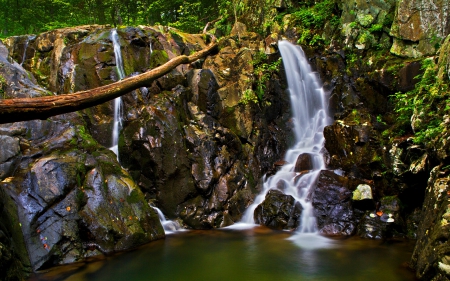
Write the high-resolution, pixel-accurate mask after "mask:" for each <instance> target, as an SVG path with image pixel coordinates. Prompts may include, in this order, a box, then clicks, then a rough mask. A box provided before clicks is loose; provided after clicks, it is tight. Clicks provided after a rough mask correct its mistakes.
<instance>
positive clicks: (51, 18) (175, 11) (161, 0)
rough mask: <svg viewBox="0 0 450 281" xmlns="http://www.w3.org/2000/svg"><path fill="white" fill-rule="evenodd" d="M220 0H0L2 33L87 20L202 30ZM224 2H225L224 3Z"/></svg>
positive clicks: (30, 31)
mask: <svg viewBox="0 0 450 281" xmlns="http://www.w3.org/2000/svg"><path fill="white" fill-rule="evenodd" d="M218 2H223V3H227V2H226V1H220V0H187V1H186V0H185V1H183V0H172V1H167V0H33V1H29V0H0V7H1V9H0V36H1V37H8V36H12V35H19V34H33V33H34V34H35V33H40V32H44V31H48V30H51V29H55V28H60V27H68V26H76V25H85V24H111V25H115V26H117V25H139V24H143V25H158V24H161V25H170V26H173V27H177V28H179V29H181V30H184V31H187V32H192V33H196V32H200V31H201V30H202V29H203V27H204V26H205V25H206V23H208V22H210V21H212V20H214V19H216V18H218V17H219V12H220V9H218V6H220V5H219V3H218ZM223 3H222V4H221V5H222V6H223Z"/></svg>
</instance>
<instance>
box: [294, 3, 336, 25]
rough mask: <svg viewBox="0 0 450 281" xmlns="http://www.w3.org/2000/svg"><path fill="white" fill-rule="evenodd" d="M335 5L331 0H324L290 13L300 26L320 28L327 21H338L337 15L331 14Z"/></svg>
mask: <svg viewBox="0 0 450 281" xmlns="http://www.w3.org/2000/svg"><path fill="white" fill-rule="evenodd" d="M335 6H336V4H335V2H334V1H333V0H324V1H321V2H318V3H316V4H315V5H314V6H312V7H305V8H302V9H300V10H298V11H296V12H294V13H293V14H292V15H293V16H294V18H295V19H296V20H297V22H298V24H299V25H301V26H302V27H305V28H314V29H321V28H323V27H324V25H325V23H326V22H327V21H333V22H334V23H336V22H337V21H339V16H337V15H335V14H333V11H335Z"/></svg>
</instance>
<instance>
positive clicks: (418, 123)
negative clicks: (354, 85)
mask: <svg viewBox="0 0 450 281" xmlns="http://www.w3.org/2000/svg"><path fill="white" fill-rule="evenodd" d="M421 69H422V71H423V74H420V75H418V76H416V77H415V79H417V80H418V81H419V82H418V83H417V84H416V86H415V88H414V90H412V91H409V92H406V93H401V92H399V93H396V94H395V95H394V96H393V102H394V106H395V112H396V113H397V123H398V124H399V125H404V126H405V125H406V126H407V125H410V124H411V122H412V121H411V117H412V116H413V115H414V120H413V122H414V124H412V125H413V127H414V129H415V134H414V142H415V143H418V144H425V143H429V142H431V141H433V140H435V138H436V137H438V136H439V135H440V133H442V132H443V131H444V123H443V118H444V115H445V114H449V113H450V93H449V91H448V90H449V87H448V85H447V84H446V83H444V82H443V81H441V80H440V79H437V65H436V64H435V62H434V60H433V59H432V58H430V59H425V60H423V61H422V68H421Z"/></svg>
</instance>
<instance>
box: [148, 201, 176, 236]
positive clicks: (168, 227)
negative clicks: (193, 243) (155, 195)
mask: <svg viewBox="0 0 450 281" xmlns="http://www.w3.org/2000/svg"><path fill="white" fill-rule="evenodd" d="M152 208H153V209H155V211H156V212H157V213H158V218H159V221H160V222H161V225H162V227H163V228H164V232H165V234H171V233H174V232H175V231H180V230H182V228H181V226H180V224H179V223H178V222H176V221H171V220H168V219H166V217H165V216H164V214H163V212H162V211H161V210H160V209H159V208H158V207H155V206H152Z"/></svg>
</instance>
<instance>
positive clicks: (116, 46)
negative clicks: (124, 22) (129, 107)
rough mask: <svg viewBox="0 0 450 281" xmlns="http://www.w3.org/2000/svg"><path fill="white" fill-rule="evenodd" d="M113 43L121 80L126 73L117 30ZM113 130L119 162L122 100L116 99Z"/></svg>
mask: <svg viewBox="0 0 450 281" xmlns="http://www.w3.org/2000/svg"><path fill="white" fill-rule="evenodd" d="M111 41H112V43H113V46H114V56H115V58H116V69H117V75H118V78H119V80H122V79H123V78H125V71H124V70H123V60H122V52H121V51H120V41H119V35H118V34H117V30H116V29H113V30H112V31H111ZM113 122H114V123H113V130H112V142H111V143H112V145H111V147H110V149H111V150H112V151H113V152H114V153H115V154H116V155H117V161H119V132H120V128H121V126H122V98H121V97H118V98H116V99H114V121H113Z"/></svg>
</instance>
